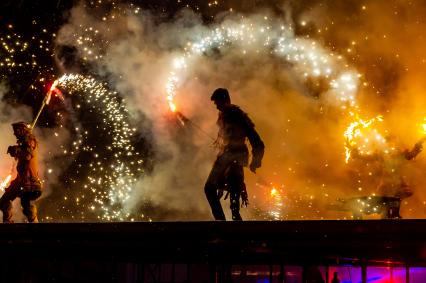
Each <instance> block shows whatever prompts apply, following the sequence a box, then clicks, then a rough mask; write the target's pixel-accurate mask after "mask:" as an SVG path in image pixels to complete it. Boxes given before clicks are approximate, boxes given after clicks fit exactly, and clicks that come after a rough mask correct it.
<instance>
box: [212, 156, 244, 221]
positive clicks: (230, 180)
mask: <svg viewBox="0 0 426 283" xmlns="http://www.w3.org/2000/svg"><path fill="white" fill-rule="evenodd" d="M234 157H235V155H231V154H223V155H220V156H218V157H217V159H216V161H215V163H214V164H213V168H212V170H211V172H210V175H209V177H208V178H207V182H206V184H205V186H204V192H205V193H206V197H207V200H208V201H209V204H210V207H211V210H212V214H213V216H214V218H215V219H216V220H226V218H225V214H224V213H223V209H222V205H221V204H220V197H221V195H218V192H219V191H221V190H226V191H228V192H229V195H230V201H231V212H232V220H242V218H241V215H240V197H241V192H242V191H245V188H246V187H245V184H244V170H243V164H242V162H239V161H238V159H237V158H234Z"/></svg>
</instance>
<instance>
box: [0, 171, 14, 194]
mask: <svg viewBox="0 0 426 283" xmlns="http://www.w3.org/2000/svg"><path fill="white" fill-rule="evenodd" d="M11 179H12V175H11V174H9V175H8V176H7V177H6V179H4V181H3V182H1V183H0V190H1V191H4V190H5V189H6V188H7V186H8V185H9V183H10V180H11Z"/></svg>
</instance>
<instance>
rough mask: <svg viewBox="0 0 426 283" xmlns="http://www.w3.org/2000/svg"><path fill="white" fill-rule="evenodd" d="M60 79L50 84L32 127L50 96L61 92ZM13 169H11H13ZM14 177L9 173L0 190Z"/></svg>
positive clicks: (31, 126) (32, 125) (0, 185)
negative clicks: (58, 86)
mask: <svg viewBox="0 0 426 283" xmlns="http://www.w3.org/2000/svg"><path fill="white" fill-rule="evenodd" d="M58 83H59V80H56V81H54V82H53V84H52V85H51V86H50V88H49V91H48V92H47V94H46V96H45V97H44V99H43V102H42V104H41V106H40V109H39V110H38V113H37V115H36V117H35V118H34V120H33V122H32V123H31V125H29V127H30V129H34V127H35V125H36V123H37V120H38V118H39V117H40V114H41V112H42V111H43V109H44V107H45V106H46V105H48V104H49V102H50V98H51V96H52V93H59V94H60V93H61V92H60V90H59V89H57V88H56V86H57V85H58ZM13 167H14V165H13V166H12V170H13ZM12 170H11V171H12ZM11 179H12V174H9V175H8V176H7V177H6V178H5V179H4V180H3V181H2V182H1V183H0V191H4V190H5V189H6V187H7V186H8V185H9V183H10V180H11Z"/></svg>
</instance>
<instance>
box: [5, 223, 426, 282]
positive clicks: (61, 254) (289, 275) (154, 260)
mask: <svg viewBox="0 0 426 283" xmlns="http://www.w3.org/2000/svg"><path fill="white" fill-rule="evenodd" d="M0 249H1V250H0V255H1V257H0V282H194V283H201V282H271V283H272V282H286V283H296V282H300V283H301V282H317V281H313V280H314V279H312V278H314V277H315V276H316V277H320V276H321V277H322V278H323V279H324V280H325V281H326V282H330V280H331V278H332V275H333V273H334V272H338V275H339V276H340V277H341V278H340V279H341V282H357V283H358V282H368V281H369V278H370V277H371V276H373V273H375V274H376V273H377V274H382V275H380V276H382V277H383V276H384V277H383V278H387V277H389V278H390V279H392V280H394V282H406V283H409V282H411V283H412V282H416V280H420V279H418V278H423V277H424V278H423V280H424V281H419V282H426V268H425V269H423V268H422V267H423V266H425V267H426V220H367V221H285V222H254V221H253V222H252V221H249V222H151V223H148V222H139V223H57V224H54V223H39V224H4V225H0ZM348 272H349V273H350V277H351V278H349V279H348V280H345V279H342V277H345V276H346V275H345V274H346V273H348ZM315 274H316V275H315ZM346 277H347V276H346ZM397 277H398V278H400V277H401V278H402V279H401V280H403V281H395V278H397ZM374 278H377V276H376V277H374ZM380 278H381V277H380ZM416 278H417V279H416ZM349 280H351V281H349ZM398 280H399V279H398ZM377 282H380V281H377ZM383 282H385V281H383ZM386 282H387V281H386Z"/></svg>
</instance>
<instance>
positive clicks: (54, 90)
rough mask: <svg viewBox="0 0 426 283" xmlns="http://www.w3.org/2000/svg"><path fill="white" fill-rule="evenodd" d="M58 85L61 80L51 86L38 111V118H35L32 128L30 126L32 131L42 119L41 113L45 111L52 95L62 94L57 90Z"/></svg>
mask: <svg viewBox="0 0 426 283" xmlns="http://www.w3.org/2000/svg"><path fill="white" fill-rule="evenodd" d="M58 83H59V80H56V81H54V82H53V84H52V85H51V86H50V88H49V91H48V92H47V94H46V96H45V97H44V99H43V102H42V103H41V106H40V109H39V110H38V113H37V115H36V117H35V118H34V120H33V122H32V123H31V126H30V127H31V129H34V127H35V125H36V123H37V120H38V118H39V117H40V114H41V112H42V111H43V109H44V107H45V106H46V105H48V104H49V102H50V98H51V96H52V93H61V92H60V90H59V89H57V88H56V86H57V85H58Z"/></svg>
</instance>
